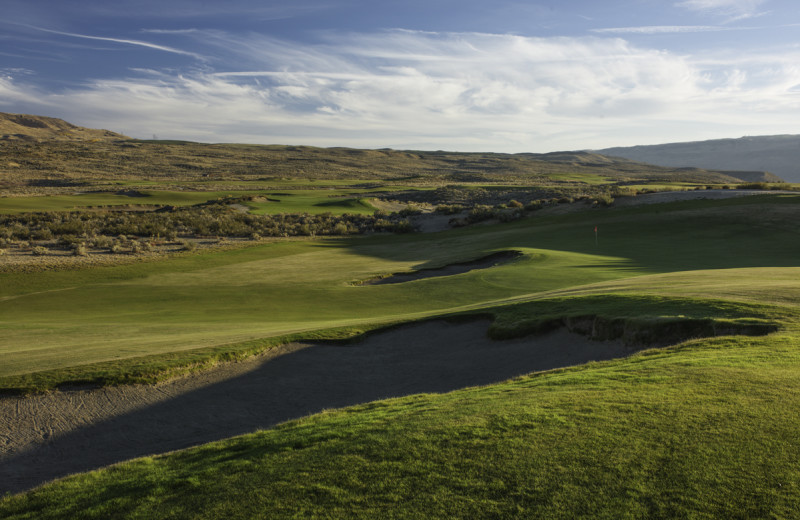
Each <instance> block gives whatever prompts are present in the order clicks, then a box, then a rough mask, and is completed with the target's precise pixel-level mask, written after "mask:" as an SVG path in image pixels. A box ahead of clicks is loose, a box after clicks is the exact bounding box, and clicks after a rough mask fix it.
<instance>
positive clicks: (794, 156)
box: [596, 135, 800, 182]
mask: <svg viewBox="0 0 800 520" xmlns="http://www.w3.org/2000/svg"><path fill="white" fill-rule="evenodd" d="M596 152H597V153H601V154H604V155H610V156H613V157H624V158H627V159H632V160H634V161H643V162H646V163H650V164H658V165H660V166H667V167H695V168H707V169H713V170H722V171H725V170H749V171H739V172H736V173H733V172H731V175H734V176H735V177H738V178H740V179H742V180H743V181H745V182H776V181H779V180H780V179H779V178H778V177H780V178H782V179H784V180H786V181H788V182H800V168H798V167H797V164H798V162H799V161H800V135H767V136H753V137H741V138H739V139H712V140H709V141H691V142H685V143H669V144H659V145H651V146H628V147H618V148H606V149H604V150H596Z"/></svg>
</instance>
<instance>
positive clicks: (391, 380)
mask: <svg viewBox="0 0 800 520" xmlns="http://www.w3.org/2000/svg"><path fill="white" fill-rule="evenodd" d="M488 325H489V322H488V321H478V322H472V323H461V324H450V323H445V322H441V321H435V322H425V323H421V324H413V325H408V326H403V327H399V328H396V329H392V330H389V331H387V332H382V333H377V334H374V335H371V336H368V337H367V338H366V339H365V340H364V341H362V342H360V343H357V344H353V345H305V344H291V345H285V346H283V347H279V348H277V349H274V350H272V351H270V352H269V353H267V354H265V355H263V356H258V357H255V358H252V359H250V360H247V361H245V362H241V363H230V364H225V365H221V366H219V367H216V368H214V369H211V370H208V371H205V372H202V373H200V374H197V375H194V376H191V377H186V378H183V379H178V380H173V381H169V382H166V383H162V384H159V385H155V386H125V387H117V388H101V389H94V390H74V391H63V392H54V393H52V394H48V395H41V396H34V397H27V398H24V397H3V398H1V399H0V421H1V422H0V493H4V492H9V491H10V492H19V491H23V490H26V489H30V488H32V487H34V486H37V485H39V484H42V483H44V482H46V481H49V480H52V479H55V478H59V477H63V476H65V475H68V474H71V473H75V472H79V471H87V470H91V469H96V468H99V467H102V466H106V465H109V464H112V463H115V462H119V461H123V460H127V459H130V458H133V457H138V456H143V455H149V454H155V453H163V452H166V451H170V450H176V449H180V448H186V447H189V446H195V445H198V444H203V443H206V442H210V441H214V440H218V439H222V438H226V437H230V436H233V435H238V434H242V433H247V432H252V431H255V430H258V429H263V428H268V427H270V426H273V425H275V424H277V423H280V422H283V421H286V420H289V419H293V418H298V417H303V416H305V415H308V414H312V413H316V412H319V411H321V410H324V409H326V408H338V407H343V406H348V405H353V404H358V403H364V402H369V401H374V400H377V399H383V398H387V397H397V396H403V395H410V394H416V393H421V392H447V391H450V390H455V389H458V388H464V387H467V386H474V385H485V384H490V383H495V382H499V381H503V380H506V379H509V378H512V377H515V376H518V375H522V374H526V373H530V372H534V371H539V370H548V369H552V368H556V367H564V366H570V365H576V364H581V363H585V362H587V361H591V360H603V359H610V358H617V357H623V356H627V355H629V354H631V353H632V352H633V351H634V350H635V349H634V348H631V347H625V346H623V344H622V342H616V341H610V342H597V341H590V340H588V339H587V338H586V337H584V336H580V335H576V334H572V333H569V332H567V331H565V330H558V331H555V332H552V333H549V334H547V335H544V336H538V337H527V338H521V339H515V340H508V341H492V340H490V339H489V338H488V337H487V336H486V330H487V328H488Z"/></svg>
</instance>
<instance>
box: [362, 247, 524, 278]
mask: <svg viewBox="0 0 800 520" xmlns="http://www.w3.org/2000/svg"><path fill="white" fill-rule="evenodd" d="M520 256H522V253H520V252H519V251H500V252H499V253H492V254H491V255H489V256H484V257H483V258H478V259H477V260H470V261H469V262H461V263H457V264H450V265H446V266H444V267H437V268H435V269H420V270H418V271H413V272H411V273H395V274H392V275H389V276H385V277H382V278H372V279H371V280H366V281H363V282H361V283H360V284H359V285H387V284H393V283H404V282H410V281H413V280H422V279H425V278H436V277H439V276H452V275H454V274H462V273H468V272H470V271H475V270H477V269H488V268H490V267H494V266H496V265H501V264H505V263H507V262H510V261H512V260H514V259H516V258H519V257H520Z"/></svg>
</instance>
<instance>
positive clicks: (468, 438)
mask: <svg viewBox="0 0 800 520" xmlns="http://www.w3.org/2000/svg"><path fill="white" fill-rule="evenodd" d="M296 196H302V195H301V194H297V195H296ZM351 199H352V200H356V201H357V200H358V197H357V196H355V197H351ZM343 200H346V199H343ZM304 204H308V202H305V203H304ZM798 217H800V196H798V195H777V194H771V195H764V196H754V197H742V198H735V199H726V200H695V201H686V202H676V203H670V204H659V205H652V206H637V207H630V208H610V209H594V210H589V211H583V212H575V213H569V214H565V215H550V216H538V214H536V213H534V216H533V217H532V218H528V219H522V220H518V221H515V222H511V223H505V224H490V225H479V226H473V227H468V228H460V229H455V230H451V231H447V232H442V233H433V234H410V235H375V236H369V237H360V238H342V239H307V240H292V241H279V242H274V243H268V244H261V245H255V246H251V247H247V248H243V249H238V250H230V251H218V252H212V253H203V254H193V255H186V256H179V257H174V258H170V259H168V260H164V261H160V262H153V263H138V264H129V265H121V266H110V267H102V268H93V269H85V270H65V271H52V272H47V271H43V272H35V273H4V274H0V355H2V359H3V361H4V363H3V364H2V365H0V389H2V390H3V391H6V392H9V391H42V390H47V389H50V388H53V387H55V386H58V385H60V384H65V383H69V382H95V383H101V384H116V383H122V382H134V381H138V382H148V381H155V380H158V379H160V378H164V377H169V376H172V375H175V374H179V373H182V372H183V371H186V370H193V369H198V368H200V367H202V366H203V365H204V364H211V363H214V362H216V361H218V360H226V359H234V358H237V357H240V356H246V355H250V354H252V353H255V352H258V351H260V350H263V349H266V348H270V347H271V346H272V345H276V344H278V343H281V342H285V341H289V340H296V339H326V338H328V339H343V338H348V337H351V336H354V335H357V334H359V333H362V332H365V331H370V330H372V329H375V328H379V327H381V326H385V325H391V324H395V323H400V322H405V321H411V320H419V319H426V318H433V317H442V316H445V317H448V318H449V319H474V318H475V317H476V316H483V317H490V318H491V319H492V320H493V321H492V325H491V327H490V330H489V334H490V335H491V336H492V337H495V338H508V337H515V336H519V335H524V334H528V333H536V332H541V331H543V330H547V329H548V328H549V327H553V326H555V325H557V324H559V323H566V322H568V321H569V320H570V319H573V318H574V319H576V320H582V319H583V320H585V319H589V320H595V321H594V322H595V323H600V324H606V325H609V324H610V325H615V327H616V328H615V327H611V326H609V327H606V328H605V329H604V330H607V331H609V330H612V331H613V330H616V331H617V332H616V333H614V334H617V335H619V334H618V333H619V331H620V330H623V329H624V331H625V333H626V334H629V336H630V337H634V338H640V339H643V340H646V341H652V342H655V343H658V342H659V341H665V340H667V339H670V338H673V336H674V338H677V339H675V341H679V342H680V343H679V344H677V345H675V346H672V347H668V348H663V349H651V350H645V351H642V352H640V353H638V354H635V355H633V356H631V357H629V358H625V359H618V360H613V361H605V362H593V363H588V364H586V365H582V366H578V367H570V368H565V369H559V370H552V371H548V372H543V373H537V374H531V375H528V376H524V377H520V378H516V379H514V380H511V381H507V382H503V383H499V384H494V385H490V386H486V387H480V388H468V389H463V390H458V391H455V392H451V393H448V394H443V395H416V396H409V397H405V398H400V399H392V400H387V401H379V402H375V403H369V404H364V405H360V406H356V407H351V408H347V409H344V410H337V411H328V412H325V413H322V414H318V415H314V416H311V417H308V418H304V419H301V420H297V421H292V422H289V423H286V424H283V425H280V426H278V427H276V428H273V429H270V430H267V431H262V432H257V433H253V434H250V435H245V436H240V437H235V438H231V439H226V440H221V441H219V442H215V443H211V444H208V445H205V446H201V447H197V448H193V449H189V450H183V451H179V452H175V453H171V454H167V455H160V456H153V457H145V458H141V459H137V460H134V461H130V462H126V463H123V464H119V465H116V466H113V467H111V468H106V469H103V470H99V471H94V472H91V473H86V474H81V475H76V476H72V477H68V478H66V479H62V480H60V481H57V482H55V483H52V484H48V485H46V486H43V487H41V488H38V489H36V490H33V491H31V492H28V493H25V494H21V495H17V496H9V497H6V498H3V499H0V517H2V518H44V519H46V518H254V517H270V518H297V517H304V518H306V517H307V518H314V517H330V518H338V517H355V518H470V519H472V518H515V517H533V518H570V519H571V518H609V519H617V518H792V517H794V516H796V512H797V511H798V510H800V467H799V466H798V465H797V460H798V459H799V458H800V444H799V443H798V442H797V431H798V424H797V421H798V419H797V412H796V411H797V409H798V408H799V407H800V391H798V389H800V349H798V345H800V262H799V261H798V258H800V236H798V235H800V230H798V229H797V226H796V222H798V221H799V220H798ZM595 229H597V233H595ZM502 250H514V251H519V252H521V253H522V255H521V256H520V257H518V258H517V259H515V260H513V261H510V262H508V263H506V264H503V265H498V266H495V267H492V268H489V269H483V270H475V271H471V272H468V273H464V274H459V275H454V276H445V277H438V278H436V277H435V278H427V279H423V280H417V281H412V282H406V283H402V284H394V285H374V286H359V285H358V282H359V281H362V280H367V279H370V278H372V277H375V276H380V275H385V274H388V273H397V272H403V271H411V270H416V269H429V268H435V267H439V266H443V265H447V264H450V263H455V262H463V261H466V260H470V259H476V258H480V257H482V256H485V255H487V254H489V253H491V252H495V251H502ZM708 331H711V332H710V333H709V332H708ZM745 331H750V332H751V333H758V334H765V333H767V332H770V334H768V335H759V336H745V335H736V334H737V333H738V332H745ZM715 332H717V333H720V334H723V335H721V336H718V337H706V338H703V337H701V336H708V335H709V334H714V333H715ZM609 334H611V333H609ZM601 335H602V334H601ZM611 335H613V334H611ZM688 338H694V339H689V340H688V341H683V340H686V339H688ZM600 339H602V338H600Z"/></svg>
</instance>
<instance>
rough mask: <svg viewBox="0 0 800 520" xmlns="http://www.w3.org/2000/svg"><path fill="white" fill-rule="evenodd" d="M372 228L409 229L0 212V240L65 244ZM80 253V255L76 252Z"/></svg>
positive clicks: (197, 216)
mask: <svg viewBox="0 0 800 520" xmlns="http://www.w3.org/2000/svg"><path fill="white" fill-rule="evenodd" d="M372 231H389V232H398V233H403V232H409V231H413V226H412V225H411V223H410V222H409V221H408V219H406V218H404V217H402V216H400V215H398V214H396V213H393V214H386V213H380V212H377V213H376V214H374V215H350V214H345V215H332V214H330V213H325V214H321V215H309V214H301V215H296V214H280V215H251V214H249V213H241V212H238V211H235V210H233V209H231V208H229V207H228V206H227V205H224V204H217V205H204V206H193V207H188V208H171V209H169V210H165V211H161V210H159V211H149V212H143V211H110V210H102V211H72V212H41V213H23V214H18V215H3V216H0V240H13V241H15V242H18V241H30V240H35V241H42V240H52V239H58V241H59V243H60V244H62V245H64V246H66V247H73V246H75V245H76V244H80V243H84V242H86V241H87V239H88V238H91V240H92V241H93V244H92V245H94V246H95V247H109V248H110V247H113V246H114V245H115V244H117V245H119V242H120V240H119V239H114V238H112V237H122V242H126V240H125V238H126V237H140V238H141V237H149V238H158V239H166V240H171V241H174V240H176V239H177V238H178V237H179V236H183V237H247V238H259V237H276V236H283V237H286V236H313V235H350V234H358V233H367V232H372ZM78 254H80V253H78Z"/></svg>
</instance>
